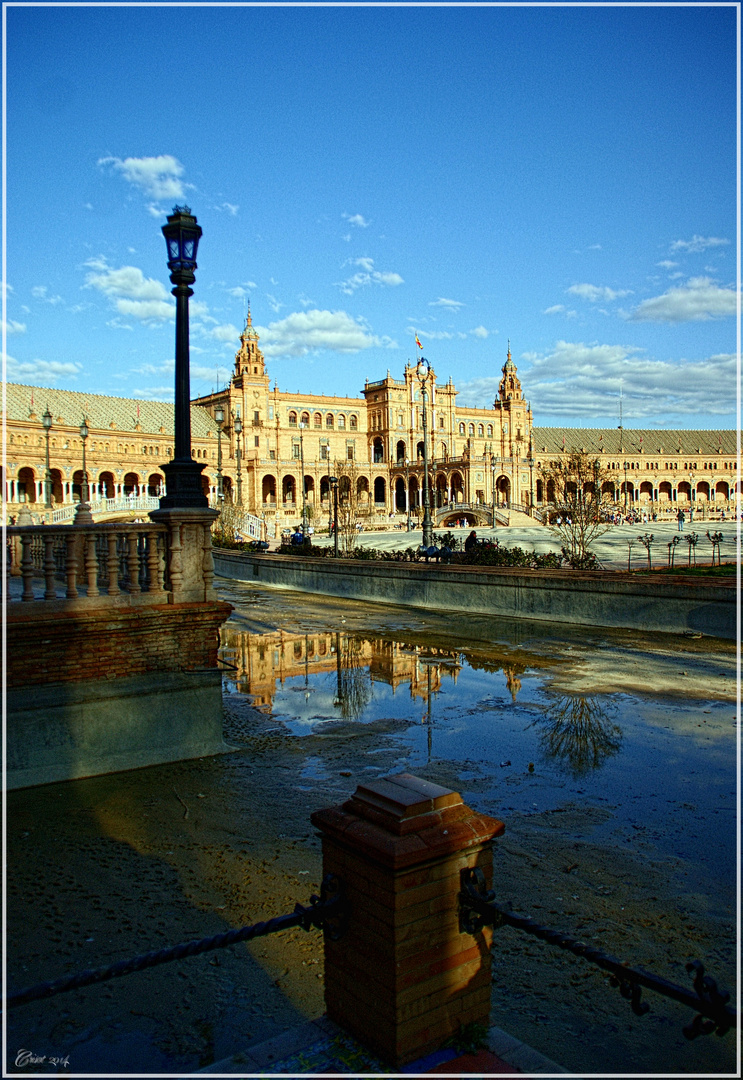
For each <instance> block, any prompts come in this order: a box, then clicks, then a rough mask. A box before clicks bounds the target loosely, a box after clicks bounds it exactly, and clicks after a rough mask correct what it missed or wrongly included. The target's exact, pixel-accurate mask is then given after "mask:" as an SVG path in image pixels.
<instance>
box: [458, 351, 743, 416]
mask: <svg viewBox="0 0 743 1080" xmlns="http://www.w3.org/2000/svg"><path fill="white" fill-rule="evenodd" d="M521 361H522V365H523V366H522V369H521V371H520V375H521V378H522V383H523V386H524V392H525V395H526V397H527V398H528V399H529V401H530V403H531V406H532V409H533V410H534V414H535V416H536V417H537V418H538V417H539V416H540V414H541V415H542V416H550V417H565V418H566V419H567V420H568V422H569V423H570V422H571V421H572V422H574V421H575V420H576V419H578V420H582V421H590V420H596V419H601V418H606V417H614V416H616V417H618V410H619V388H620V384H621V386H622V387H623V395H624V418H625V421H627V420H628V419H631V420H632V421H645V422H647V423H650V424H653V425H655V424H658V423H668V422H669V420H671V419H672V418H674V417H676V418H678V419H679V420H681V421H685V422H686V425H687V426H689V425H691V426H693V423H694V417H695V416H698V415H699V414H700V413H708V414H713V415H725V414H728V413H730V411H731V408H732V406H731V402H733V401H734V400H735V385H736V378H737V374H736V371H737V360H736V357H735V355H734V354H732V353H724V354H718V355H715V356H710V357H707V358H705V359H702V360H687V359H681V360H678V361H673V362H672V361H668V360H656V359H654V358H652V357H649V356H647V355H645V354H644V352H643V351H642V350H640V349H638V348H636V347H634V346H629V345H606V344H599V343H598V342H593V343H590V344H585V343H583V342H569V341H557V342H556V343H555V345H554V347H553V349H552V350H550V351H549V352H547V353H543V354H538V353H528V354H524V356H523V357H522V358H521ZM527 362H528V364H529V365H530V366H529V367H528V368H527V367H526V363H527ZM498 382H499V380H498V379H497V378H495V377H493V378H489V379H478V380H474V381H473V382H470V383H466V384H465V385H463V386H460V387H459V394H458V396H457V400H458V401H461V403H462V404H465V405H482V404H487V403H489V402H490V401H492V400H493V398H494V397H495V395H496V394H497V390H498ZM700 388H703V397H702V400H700Z"/></svg>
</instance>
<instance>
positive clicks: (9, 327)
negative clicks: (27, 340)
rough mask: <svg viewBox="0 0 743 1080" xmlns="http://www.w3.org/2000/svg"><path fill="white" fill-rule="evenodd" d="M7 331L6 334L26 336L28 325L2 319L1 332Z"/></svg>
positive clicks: (0, 323)
mask: <svg viewBox="0 0 743 1080" xmlns="http://www.w3.org/2000/svg"><path fill="white" fill-rule="evenodd" d="M3 330H4V331H5V333H6V334H25V333H26V324H25V323H22V322H16V321H15V319H8V321H7V322H6V321H5V319H0V331H3Z"/></svg>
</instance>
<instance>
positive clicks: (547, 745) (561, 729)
mask: <svg viewBox="0 0 743 1080" xmlns="http://www.w3.org/2000/svg"><path fill="white" fill-rule="evenodd" d="M531 726H534V727H537V728H539V729H540V730H539V748H540V750H541V751H542V753H543V754H544V756H545V758H548V759H549V760H551V761H554V762H556V763H559V764H560V765H562V766H563V768H564V769H565V771H567V772H569V773H570V774H571V776H572V777H573V779H577V778H578V777H579V776H585V775H586V773H589V772H592V771H593V770H594V769H600V768H601V767H602V765H603V764H604V763H605V761H606V760H607V758H610V757H613V755H614V754H617V753H619V750H620V749H621V746H622V729H621V728H620V727H619V725H618V724H615V723H613V722H612V720H611V718H610V717H609V716H608V714H607V712H606V711H605V710H604V709H603V708H602V706H601V704H600V703H599V700H598V698H596V697H583V696H582V695H580V694H563V695H562V696H561V697H560V698H558V700H557V702H556V703H555V704H554V705H552V707H551V708H550V709H548V710H547V712H546V713H545V715H544V716H542V717H540V718H539V719H538V720H536V721H535V722H534V724H533V725H531Z"/></svg>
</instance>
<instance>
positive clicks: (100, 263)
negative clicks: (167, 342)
mask: <svg viewBox="0 0 743 1080" xmlns="http://www.w3.org/2000/svg"><path fill="white" fill-rule="evenodd" d="M85 265H86V266H90V267H92V269H91V271H90V272H89V273H88V274H87V275H86V277H85V288H87V289H96V290H97V291H98V292H100V293H103V295H104V296H107V297H108V298H109V300H110V301H111V302H112V303H113V306H114V308H115V309H116V311H117V312H118V313H119V315H123V316H125V317H126V318H131V319H136V320H137V321H138V322H142V323H158V322H167V321H168V320H169V319H173V318H175V303H174V301H173V300H171V298H170V294H169V293H168V291H167V289H166V288H165V286H164V285H163V284H162V282H161V281H157V280H156V279H155V278H146V277H145V276H144V274H143V273H142V271H141V270H140V269H139V267H137V266H122V267H120V268H119V269H118V270H114V269H112V268H111V267H109V266H108V265H107V264H106V261H105V260H104V259H91V260H90V261H89V262H88V263H86V264H85ZM200 307H201V309H203V311H206V310H208V309H207V308H206V305H205V304H201V305H200ZM198 313H199V310H198V309H197V305H196V304H193V305H192V314H195V315H196V314H198Z"/></svg>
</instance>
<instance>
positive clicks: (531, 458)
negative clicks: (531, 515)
mask: <svg viewBox="0 0 743 1080" xmlns="http://www.w3.org/2000/svg"><path fill="white" fill-rule="evenodd" d="M529 506H531V507H532V509H533V507H534V446H533V444H532V441H531V435H530V436H529Z"/></svg>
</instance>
